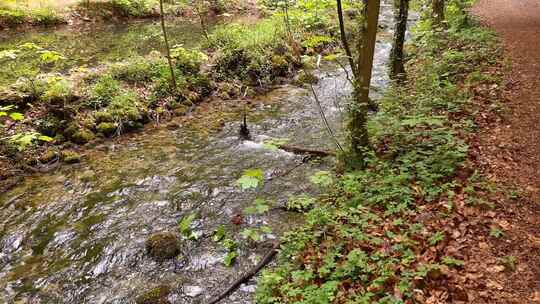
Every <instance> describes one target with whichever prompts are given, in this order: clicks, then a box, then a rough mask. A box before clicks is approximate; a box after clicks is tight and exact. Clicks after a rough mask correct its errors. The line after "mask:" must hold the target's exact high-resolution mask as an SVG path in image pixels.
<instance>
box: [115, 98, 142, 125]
mask: <svg viewBox="0 0 540 304" xmlns="http://www.w3.org/2000/svg"><path fill="white" fill-rule="evenodd" d="M107 108H108V111H109V112H110V113H111V115H112V116H113V117H114V118H115V120H116V121H121V122H135V121H138V120H141V119H142V118H143V117H142V113H143V110H144V109H143V105H142V104H141V103H140V101H139V98H138V96H137V93H135V92H133V91H127V92H124V93H122V94H120V95H117V96H115V97H113V98H112V100H111V103H110V104H109V106H108V107H107Z"/></svg>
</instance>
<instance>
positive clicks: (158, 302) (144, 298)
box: [135, 285, 171, 304]
mask: <svg viewBox="0 0 540 304" xmlns="http://www.w3.org/2000/svg"><path fill="white" fill-rule="evenodd" d="M169 293H171V288H170V287H169V286H167V285H161V286H158V287H155V288H153V289H151V290H149V291H148V292H146V293H145V294H143V295H140V296H139V297H137V299H135V303H137V304H170V303H171V302H169V300H168V299H167V296H168V295H169Z"/></svg>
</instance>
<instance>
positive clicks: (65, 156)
mask: <svg viewBox="0 0 540 304" xmlns="http://www.w3.org/2000/svg"><path fill="white" fill-rule="evenodd" d="M61 157H62V160H63V161H64V162H65V163H68V164H75V163H78V162H80V161H81V155H80V154H79V153H77V152H75V151H72V150H64V151H62V153H61Z"/></svg>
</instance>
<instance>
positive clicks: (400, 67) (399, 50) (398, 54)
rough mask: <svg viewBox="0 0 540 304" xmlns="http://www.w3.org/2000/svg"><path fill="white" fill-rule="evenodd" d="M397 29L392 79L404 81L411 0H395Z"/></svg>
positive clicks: (391, 58)
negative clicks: (405, 47)
mask: <svg viewBox="0 0 540 304" xmlns="http://www.w3.org/2000/svg"><path fill="white" fill-rule="evenodd" d="M394 5H395V23H396V24H395V30H394V43H393V45H392V51H391V52H390V79H393V80H396V81H398V82H402V81H403V80H405V78H406V74H405V66H404V57H405V56H404V53H403V45H404V44H405V34H406V32H407V19H408V18H409V0H394Z"/></svg>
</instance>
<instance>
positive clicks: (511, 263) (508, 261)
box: [499, 255, 517, 271]
mask: <svg viewBox="0 0 540 304" xmlns="http://www.w3.org/2000/svg"><path fill="white" fill-rule="evenodd" d="M499 261H500V263H501V264H502V265H503V266H504V267H505V268H506V270H509V271H514V270H516V263H517V258H516V257H515V256H513V255H507V256H504V257H502V258H500V259H499Z"/></svg>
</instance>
